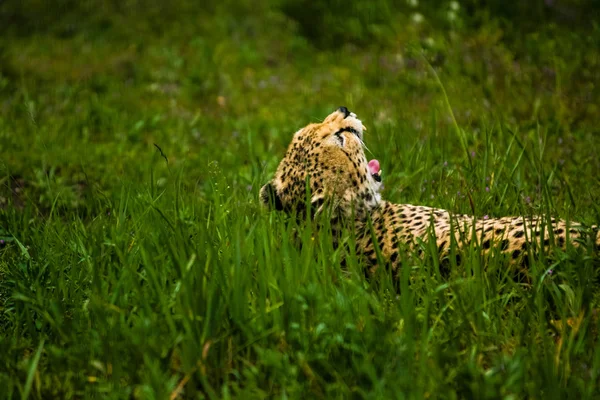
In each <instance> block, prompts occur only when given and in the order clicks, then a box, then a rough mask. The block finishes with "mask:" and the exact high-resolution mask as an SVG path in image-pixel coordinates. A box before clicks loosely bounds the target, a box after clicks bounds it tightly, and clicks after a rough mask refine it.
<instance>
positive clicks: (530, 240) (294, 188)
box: [260, 107, 600, 268]
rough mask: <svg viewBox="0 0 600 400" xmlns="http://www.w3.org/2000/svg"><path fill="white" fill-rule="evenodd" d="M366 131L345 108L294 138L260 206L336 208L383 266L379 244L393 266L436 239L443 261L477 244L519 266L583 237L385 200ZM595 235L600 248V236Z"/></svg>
mask: <svg viewBox="0 0 600 400" xmlns="http://www.w3.org/2000/svg"><path fill="white" fill-rule="evenodd" d="M364 129H365V128H364V126H363V124H362V122H361V121H360V120H359V119H357V118H356V115H355V114H354V113H351V112H349V111H348V110H347V109H346V108H345V107H340V108H339V109H338V110H336V111H335V112H333V113H332V114H330V115H329V116H328V117H327V118H325V120H324V121H323V122H322V123H317V124H310V125H308V126H306V127H305V128H303V129H301V130H299V131H298V132H296V134H295V135H294V138H293V140H292V143H291V144H290V145H289V147H288V150H287V152H286V154H285V157H284V158H283V160H282V161H281V162H280V164H279V166H278V168H277V172H276V173H275V177H274V178H273V179H272V180H271V181H270V182H269V183H267V184H266V185H265V186H263V188H262V189H261V193H260V198H261V201H262V202H263V203H264V204H271V205H274V207H275V208H277V209H280V210H287V211H292V210H302V209H304V207H305V204H306V195H307V193H309V194H310V203H311V208H312V209H313V211H315V212H316V213H320V212H323V211H324V209H325V207H328V206H331V210H330V211H331V212H332V216H333V218H335V219H336V220H337V219H344V220H346V221H348V220H350V221H351V223H353V224H354V228H355V231H356V237H357V245H358V252H359V253H361V254H362V255H363V256H364V257H365V259H366V260H367V262H368V263H369V264H370V265H371V266H376V265H377V264H378V262H377V256H376V253H377V252H376V247H375V243H377V245H378V246H379V249H380V250H381V254H382V256H383V258H384V260H385V261H386V262H388V263H389V264H391V266H392V267H393V268H395V267H396V266H397V265H398V264H399V262H400V260H401V259H402V254H401V252H404V251H407V250H409V249H413V250H414V249H415V245H417V244H418V243H424V244H430V245H431V244H433V243H432V240H435V246H436V248H437V249H438V251H439V254H440V255H441V256H442V257H444V256H446V255H448V253H449V251H450V248H451V247H453V246H451V243H454V244H455V245H456V248H458V249H460V248H461V247H463V246H464V245H465V244H467V243H473V241H476V243H477V245H478V248H479V249H481V251H482V252H484V253H488V252H496V253H504V254H506V255H507V256H508V258H509V259H510V260H512V261H513V262H516V261H518V262H521V261H523V260H527V258H526V257H527V255H528V254H529V252H530V251H533V250H535V249H539V248H548V247H554V246H558V247H563V248H564V247H565V246H567V245H568V243H573V244H577V243H578V240H581V239H583V238H584V237H585V236H586V234H585V230H584V229H583V228H582V227H581V226H580V225H579V224H576V223H570V224H568V223H567V222H566V221H564V220H558V219H554V218H546V217H543V216H542V217H539V218H531V217H523V216H515V217H503V218H489V219H477V218H474V217H472V216H469V215H459V214H452V213H450V212H448V211H446V210H443V209H436V208H431V207H425V206H414V205H409V204H393V203H391V202H388V201H385V200H383V199H382V198H381V194H380V190H381V178H380V171H379V167H378V162H377V164H376V165H372V164H371V163H369V162H367V159H366V157H365V153H364V143H363V131H364ZM308 189H310V190H308ZM594 235H595V237H594V238H593V241H594V242H595V243H596V244H600V235H598V233H597V232H595V233H594ZM575 239H578V240H575Z"/></svg>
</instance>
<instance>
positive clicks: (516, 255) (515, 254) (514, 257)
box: [512, 249, 521, 260]
mask: <svg viewBox="0 0 600 400" xmlns="http://www.w3.org/2000/svg"><path fill="white" fill-rule="evenodd" d="M520 255H521V250H519V249H517V250H515V251H513V252H512V258H513V260H516V259H517V258H519V256H520Z"/></svg>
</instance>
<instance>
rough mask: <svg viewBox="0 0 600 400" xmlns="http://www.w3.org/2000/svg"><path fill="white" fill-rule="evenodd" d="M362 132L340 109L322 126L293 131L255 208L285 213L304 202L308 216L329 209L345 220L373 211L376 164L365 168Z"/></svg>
mask: <svg viewBox="0 0 600 400" xmlns="http://www.w3.org/2000/svg"><path fill="white" fill-rule="evenodd" d="M364 130H365V127H364V126H363V124H362V122H361V121H360V120H359V119H358V118H357V117H356V114H354V113H352V112H350V111H348V109H347V108H346V107H340V108H339V109H337V110H336V111H335V112H333V113H332V114H330V115H329V116H327V118H325V119H324V120H323V122H321V123H315V124H310V125H308V126H306V127H304V128H302V129H300V130H299V131H297V132H296V133H295V134H294V137H293V139H292V142H291V143H290V145H289V147H288V149H287V152H286V154H285V156H284V158H283V160H281V162H280V163H279V166H278V168H277V172H276V173H275V177H274V178H273V179H272V180H271V181H270V182H269V183H267V184H266V185H264V186H263V187H262V188H261V190H260V200H261V202H262V203H263V204H265V205H267V206H271V207H274V208H276V209H278V210H285V211H288V212H289V211H293V210H298V211H302V210H304V209H305V207H306V205H307V199H310V203H311V209H312V210H313V211H314V212H317V213H318V212H321V211H322V210H323V207H324V206H325V205H326V204H329V205H331V206H333V210H334V211H335V212H336V214H337V215H345V216H348V215H350V214H351V213H359V214H364V213H366V212H369V211H370V210H371V209H373V208H375V207H377V206H378V205H379V203H380V202H381V195H380V194H379V192H380V190H381V186H382V185H381V176H380V170H379V162H378V161H377V160H371V161H370V162H367V158H366V157H365V152H364V143H363V131H364ZM307 196H308V197H307Z"/></svg>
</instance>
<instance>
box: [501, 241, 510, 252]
mask: <svg viewBox="0 0 600 400" xmlns="http://www.w3.org/2000/svg"><path fill="white" fill-rule="evenodd" d="M508 245H509V242H508V239H504V240H503V241H501V242H500V249H501V250H506V249H508Z"/></svg>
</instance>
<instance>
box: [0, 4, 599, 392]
mask: <svg viewBox="0 0 600 400" xmlns="http://www.w3.org/2000/svg"><path fill="white" fill-rule="evenodd" d="M80 3H81V4H79V2H74V1H70V0H60V1H57V2H56V4H57V5H56V8H55V9H53V10H52V11H51V12H50V11H49V10H48V7H47V6H45V5H44V4H45V3H44V2H40V1H36V0H27V1H26V2H18V1H5V2H0V25H1V24H4V27H5V28H3V29H5V30H4V33H3V34H2V35H1V36H0V398H22V399H25V398H31V399H49V398H136V399H153V398H155V399H169V398H170V399H175V398H240V399H249V398H384V399H391V398H403V399H404V398H414V399H422V398H479V399H484V398H485V399H487V398H489V399H496V398H505V399H519V398H544V399H549V398H556V399H564V398H577V399H585V398H598V397H599V394H600V390H599V383H600V382H599V374H600V344H599V343H598V337H597V332H598V331H597V328H598V320H597V318H595V314H594V312H593V309H594V307H595V304H596V303H597V301H596V300H595V299H596V298H597V287H598V280H597V279H596V277H597V275H598V274H597V267H598V265H599V262H598V261H599V258H598V256H597V255H594V254H592V253H591V252H589V251H573V250H572V249H571V250H569V251H567V252H559V253H558V256H557V257H555V258H553V259H552V261H548V260H547V259H546V257H544V256H543V255H542V256H541V257H540V258H539V259H536V260H534V261H533V262H532V263H531V265H530V271H531V272H530V274H531V282H532V283H531V285H523V284H520V283H518V282H515V281H514V280H512V279H511V278H510V277H507V275H508V273H507V269H506V268H507V267H506V264H505V263H504V262H503V261H502V260H499V259H486V260H484V259H482V258H481V257H480V256H479V253H478V251H477V249H471V250H470V251H467V253H466V254H465V255H464V257H463V260H464V262H463V266H461V267H460V268H457V269H456V270H453V271H452V272H451V274H450V277H449V278H444V279H443V278H441V277H440V276H439V273H438V271H437V267H436V263H435V262H433V261H432V258H431V257H425V258H424V259H418V258H416V257H413V258H411V257H407V261H406V262H405V263H404V266H403V269H402V273H401V277H400V282H399V286H400V292H399V293H398V292H397V291H396V290H395V289H394V287H395V286H396V284H395V283H394V282H392V280H391V278H390V277H389V276H388V275H387V274H385V273H381V274H379V275H380V276H376V277H374V278H373V279H372V280H371V281H367V280H366V279H365V277H364V273H363V270H362V266H361V265H360V262H358V261H357V260H356V257H354V256H353V254H347V253H346V250H344V249H338V250H334V249H333V247H332V244H331V238H330V237H328V236H327V234H326V233H325V232H323V231H317V230H315V224H314V223H313V222H310V221H309V222H295V221H294V220H290V219H288V218H287V217H286V216H285V215H282V214H280V213H276V212H273V213H269V212H267V211H265V210H263V209H261V207H260V205H259V204H258V191H259V189H260V186H261V185H262V184H264V183H266V182H267V181H268V179H270V177H271V176H272V174H273V173H274V171H275V168H276V166H277V164H278V162H279V160H280V159H281V158H282V157H283V154H284V152H285V148H286V146H287V144H288V143H289V141H290V139H291V136H292V134H293V133H294V132H295V131H296V130H297V129H299V128H301V127H302V126H304V125H306V124H307V123H309V122H315V121H319V120H321V119H322V118H324V117H325V116H326V115H327V114H329V113H330V112H331V111H333V110H334V109H335V108H336V107H338V106H340V105H345V106H347V107H348V108H349V109H351V110H352V111H354V112H356V113H357V114H358V116H359V117H360V118H361V119H362V120H363V121H364V123H365V125H366V126H367V127H368V131H367V132H366V135H365V141H366V143H367V146H368V147H369V150H370V151H371V152H372V154H369V155H368V157H369V158H377V159H379V160H380V162H381V165H382V170H383V179H384V183H385V190H384V192H383V196H384V197H385V198H386V199H388V200H391V201H394V202H404V203H412V204H423V205H429V206H436V207H442V208H446V209H449V210H452V211H454V212H460V213H468V214H474V215H476V216H480V217H481V216H486V215H487V216H489V217H498V216H504V215H515V214H517V215H523V214H524V215H537V214H540V213H548V214H550V215H553V216H557V217H562V218H565V219H569V220H576V221H580V222H582V223H585V224H589V225H591V224H598V223H600V202H599V199H600V178H599V176H600V174H599V172H600V157H599V156H598V154H600V131H599V128H598V120H599V116H600V106H599V105H600V92H599V91H598V88H599V87H600V76H599V75H598V70H599V69H600V25H599V24H598V23H597V22H596V23H593V24H587V23H579V22H578V21H580V20H575V21H570V23H569V21H567V22H564V21H563V20H562V19H561V18H560V17H561V15H563V14H562V13H563V12H566V11H564V8H556V9H554V8H549V7H550V6H548V5H544V4H546V3H548V4H555V2H545V3H544V2H541V3H540V4H542V5H541V6H540V7H542V8H543V7H547V8H544V9H542V11H543V12H541V14H535V15H533V14H532V18H533V17H535V18H542V17H544V18H547V19H545V20H540V21H541V22H540V23H539V24H538V25H535V24H534V25H535V26H534V27H533V28H532V27H531V25H527V24H525V23H524V22H523V23H522V24H520V23H519V22H518V21H516V20H511V19H510V18H507V17H506V16H497V15H496V14H495V12H496V11H494V10H496V9H494V8H490V9H489V12H488V13H486V12H483V11H482V12H481V13H477V14H472V10H471V11H469V10H470V8H469V7H468V5H470V4H474V3H477V2H473V1H465V2H464V4H461V3H459V2H441V3H440V5H439V6H436V7H427V6H426V5H423V4H418V2H416V1H409V2H406V4H405V3H404V2H403V3H402V6H395V4H396V2H388V1H385V0H377V1H376V2H373V3H371V5H370V6H365V5H364V4H369V3H364V2H363V3H352V2H350V4H354V6H353V7H354V8H353V7H341V6H340V5H339V4H338V6H340V11H339V13H338V12H337V10H336V9H335V8H334V9H333V10H332V9H331V8H328V7H324V6H323V7H321V8H319V7H320V6H319V4H322V2H314V3H310V4H314V5H312V6H308V5H307V4H308V3H302V2H299V1H295V0H294V1H292V0H288V1H283V0H281V1H276V2H273V4H272V5H267V2H258V3H254V2H251V1H239V2H233V1H231V0H223V1H222V2H216V1H210V2H206V4H205V5H204V6H202V5H199V4H197V3H195V2H191V1H186V0H178V1H176V2H174V3H173V4H176V5H177V7H175V6H173V7H168V6H161V5H157V4H161V3H158V2H137V1H124V2H116V1H113V2H93V1H86V2H80ZM200 3H201V2H200ZM334 3H336V4H337V3H339V1H337V0H336V2H334ZM398 3H399V2H398ZM490 3H494V2H490ZM558 3H560V2H558ZM563 3H567V5H568V4H569V2H563ZM571 3H575V4H576V5H575V6H570V7H571V8H569V7H568V6H564V4H563V5H561V7H563V6H564V7H567V8H566V9H567V10H571V11H573V12H575V13H576V12H581V13H583V14H585V11H586V10H587V9H585V8H584V7H583V6H581V4H586V3H585V2H583V1H581V2H571ZM23 4H25V5H23ZM99 4H100V6H99ZM165 4H166V3H165ZM360 4H363V5H362V6H361V5H360ZM76 5H77V6H76ZM559 5H560V4H559ZM361 7H362V8H361ZM556 7H558V5H556ZM578 7H579V8H578ZM518 11H519V10H517V11H515V12H518ZM536 12H537V11H536ZM474 15H475V16H474ZM565 15H573V13H571V14H568V13H567V14H565ZM590 15H591V14H590ZM594 15H597V14H594ZM573 18H576V16H574V17H573ZM525 19H526V18H523V20H520V21H521V22H522V21H524V20H525ZM583 20H584V21H587V20H586V19H585V18H583ZM511 21H516V22H511ZM573 25H576V27H573ZM346 235H350V236H351V234H350V233H349V232H346ZM298 240H300V241H301V242H302V246H297V241H298ZM342 259H346V260H347V261H348V262H347V266H346V268H342V267H341V266H340V261H341V260H342ZM567 320H568V321H569V322H570V324H567V323H566V321H567Z"/></svg>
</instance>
